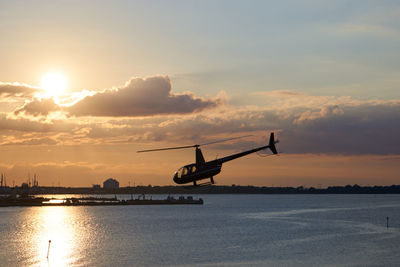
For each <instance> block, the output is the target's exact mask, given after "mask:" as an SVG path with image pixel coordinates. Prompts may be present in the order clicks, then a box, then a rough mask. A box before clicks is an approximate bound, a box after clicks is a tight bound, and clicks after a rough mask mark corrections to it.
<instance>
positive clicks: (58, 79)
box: [41, 72, 67, 97]
mask: <svg viewBox="0 0 400 267" xmlns="http://www.w3.org/2000/svg"><path fill="white" fill-rule="evenodd" d="M41 88H42V89H43V90H45V96H46V97H58V96H60V95H62V94H63V93H64V91H65V90H66V89H67V79H66V78H65V77H64V76H63V75H62V74H60V73H57V72H49V73H47V74H46V75H44V76H43V77H42V83H41Z"/></svg>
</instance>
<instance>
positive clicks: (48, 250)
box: [46, 240, 51, 259]
mask: <svg viewBox="0 0 400 267" xmlns="http://www.w3.org/2000/svg"><path fill="white" fill-rule="evenodd" d="M50 244H51V240H49V247H48V248H47V257H46V258H47V259H48V258H49V254H50Z"/></svg>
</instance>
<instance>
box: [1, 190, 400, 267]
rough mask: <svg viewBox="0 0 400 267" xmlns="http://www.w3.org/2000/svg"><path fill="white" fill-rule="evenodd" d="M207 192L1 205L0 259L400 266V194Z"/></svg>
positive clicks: (23, 262)
mask: <svg viewBox="0 0 400 267" xmlns="http://www.w3.org/2000/svg"><path fill="white" fill-rule="evenodd" d="M125 197H126V198H129V197H130V196H125ZM201 197H202V198H203V199H204V201H205V204H204V205H202V206H201V205H182V206H175V205H173V206H86V207H83V206H81V207H9V208H0V265H1V266H32V265H33V266H179V265H182V266H191V265H193V266H199V265H200V266H250V265H251V266H399V264H400V259H399V248H400V196H399V195H203V196H201ZM153 198H162V197H161V196H153ZM386 217H389V228H387V227H386ZM49 240H51V247H50V256H49V259H46V254H47V249H48V241H49Z"/></svg>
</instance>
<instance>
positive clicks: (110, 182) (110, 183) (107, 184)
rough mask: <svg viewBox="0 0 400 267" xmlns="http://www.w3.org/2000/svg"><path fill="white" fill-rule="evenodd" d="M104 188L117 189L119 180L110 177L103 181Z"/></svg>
mask: <svg viewBox="0 0 400 267" xmlns="http://www.w3.org/2000/svg"><path fill="white" fill-rule="evenodd" d="M103 188H110V189H115V188H119V182H118V181H117V180H115V179H113V178H108V179H107V180H105V181H104V183H103Z"/></svg>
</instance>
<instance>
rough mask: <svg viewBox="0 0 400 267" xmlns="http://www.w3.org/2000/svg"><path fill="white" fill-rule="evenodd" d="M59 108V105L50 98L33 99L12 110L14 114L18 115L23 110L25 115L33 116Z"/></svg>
mask: <svg viewBox="0 0 400 267" xmlns="http://www.w3.org/2000/svg"><path fill="white" fill-rule="evenodd" d="M58 110H60V106H58V105H57V104H56V103H55V102H54V100H53V99H52V98H47V99H46V98H45V99H34V100H32V101H31V102H27V103H25V104H24V106H23V107H21V108H19V109H17V110H15V111H14V114H15V115H18V114H19V113H21V112H24V113H25V114H27V115H33V116H39V115H42V116H47V115H48V114H49V113H50V112H52V111H58Z"/></svg>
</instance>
